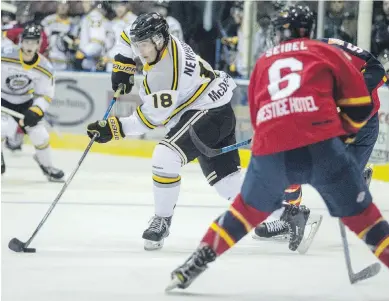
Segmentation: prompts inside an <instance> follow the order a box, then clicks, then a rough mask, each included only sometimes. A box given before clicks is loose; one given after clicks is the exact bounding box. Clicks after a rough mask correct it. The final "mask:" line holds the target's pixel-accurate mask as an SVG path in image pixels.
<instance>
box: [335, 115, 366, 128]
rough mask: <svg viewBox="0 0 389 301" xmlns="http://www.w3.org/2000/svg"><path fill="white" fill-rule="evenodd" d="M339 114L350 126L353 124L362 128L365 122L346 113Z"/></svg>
mask: <svg viewBox="0 0 389 301" xmlns="http://www.w3.org/2000/svg"><path fill="white" fill-rule="evenodd" d="M340 116H342V118H343V119H344V120H346V121H347V122H348V123H349V124H350V125H351V126H353V127H354V128H356V129H360V128H362V127H363V126H364V125H365V124H366V123H367V121H362V122H357V121H354V120H352V119H351V118H350V117H348V116H347V114H346V113H342V114H340Z"/></svg>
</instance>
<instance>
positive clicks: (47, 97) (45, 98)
mask: <svg viewBox="0 0 389 301" xmlns="http://www.w3.org/2000/svg"><path fill="white" fill-rule="evenodd" d="M32 92H34V90H32ZM27 93H28V92H27ZM35 96H36V97H42V98H43V99H44V100H46V101H47V102H48V103H51V102H52V100H53V99H52V98H51V97H49V96H47V95H41V94H35Z"/></svg>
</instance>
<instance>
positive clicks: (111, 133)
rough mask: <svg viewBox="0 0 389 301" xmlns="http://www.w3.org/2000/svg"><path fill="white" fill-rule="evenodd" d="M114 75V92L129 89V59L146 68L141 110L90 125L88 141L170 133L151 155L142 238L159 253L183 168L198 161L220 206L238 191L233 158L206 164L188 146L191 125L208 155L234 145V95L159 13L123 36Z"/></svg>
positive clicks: (235, 155)
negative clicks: (149, 206) (148, 209)
mask: <svg viewBox="0 0 389 301" xmlns="http://www.w3.org/2000/svg"><path fill="white" fill-rule="evenodd" d="M117 47H118V48H117V51H118V54H117V55H116V56H115V61H114V67H113V72H112V88H113V89H114V90H116V89H117V88H118V85H119V84H124V86H125V88H124V93H129V92H130V91H131V89H132V86H133V77H134V75H133V74H134V73H135V62H134V58H135V57H136V56H139V57H140V59H141V60H142V61H143V63H144V75H145V78H144V81H143V85H142V86H141V88H140V97H141V99H142V101H143V104H142V105H140V106H138V107H137V109H136V112H134V113H133V114H132V115H131V116H129V117H124V118H118V117H110V118H109V119H108V121H107V122H104V121H96V122H94V123H92V124H89V125H88V135H89V136H90V137H92V136H93V135H94V133H98V134H99V137H98V138H97V139H96V142H98V143H106V142H109V141H111V140H112V139H114V140H118V139H121V138H124V137H127V136H131V135H140V134H144V133H146V132H148V131H150V130H152V129H155V128H156V127H159V126H165V127H167V128H168V129H169V132H168V133H167V135H166V136H165V138H164V139H162V140H161V141H160V142H159V144H158V145H157V146H156V147H155V149H154V153H153V157H152V180H153V192H154V203H155V215H154V217H153V218H152V219H151V222H150V225H149V227H148V228H147V229H146V230H145V231H144V233H143V236H142V237H143V239H145V249H146V250H154V249H159V248H162V246H163V243H164V238H166V237H167V236H168V235H169V228H170V224H171V220H172V216H173V211H174V207H175V205H176V203H177V200H178V195H179V191H180V184H181V176H180V170H181V167H182V166H184V165H185V164H187V163H189V162H190V161H192V160H194V159H195V158H198V160H199V162H200V166H201V169H202V171H203V173H204V176H205V178H206V179H207V181H208V183H209V184H210V185H212V186H213V187H215V189H216V191H217V192H218V193H219V194H220V195H221V196H222V197H223V198H225V199H230V198H233V197H235V195H236V194H237V192H238V191H239V189H240V187H241V183H242V178H241V174H240V158H239V154H238V152H237V151H232V152H229V153H227V154H224V155H221V156H218V157H214V158H207V157H205V156H202V155H201V153H200V152H199V151H198V150H197V149H196V147H195V146H194V144H193V143H192V140H191V139H190V136H189V133H188V129H189V126H190V125H192V126H193V127H194V129H195V130H196V132H197V133H198V135H199V136H200V137H201V139H202V140H203V141H206V143H207V144H208V145H210V146H212V147H223V146H226V145H229V144H233V143H235V142H236V139H235V123H236V121H235V115H234V112H233V110H232V107H231V103H230V101H231V97H232V95H233V90H234V89H235V87H236V84H235V82H234V81H233V79H232V78H231V77H230V76H229V75H227V74H226V73H224V72H219V71H215V70H213V69H212V67H211V66H210V65H209V64H208V63H207V62H206V61H204V60H202V59H201V58H200V57H199V56H197V55H196V54H195V53H194V52H193V50H192V49H191V47H190V46H188V45H187V44H185V43H183V42H182V41H180V40H178V39H177V38H176V37H174V36H172V35H171V34H169V28H168V24H167V22H166V20H165V19H164V18H163V17H162V16H161V15H159V14H158V13H148V14H143V15H140V16H139V17H138V18H137V19H136V21H135V22H134V23H133V24H132V26H131V27H130V28H127V29H126V30H124V31H123V32H122V34H121V39H120V41H119V45H118V46H117Z"/></svg>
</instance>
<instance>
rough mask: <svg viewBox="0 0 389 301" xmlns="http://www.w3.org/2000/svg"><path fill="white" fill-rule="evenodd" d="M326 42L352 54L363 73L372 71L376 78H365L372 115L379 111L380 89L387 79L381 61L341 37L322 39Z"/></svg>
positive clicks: (354, 62) (355, 63) (355, 64)
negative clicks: (372, 106)
mask: <svg viewBox="0 0 389 301" xmlns="http://www.w3.org/2000/svg"><path fill="white" fill-rule="evenodd" d="M320 40H321V41H322V42H324V43H328V44H330V45H335V46H337V47H339V48H340V49H342V50H344V51H346V52H347V53H348V54H350V55H351V59H352V63H353V65H354V66H355V67H356V68H358V70H360V71H361V72H362V73H365V72H368V73H371V76H373V77H375V78H370V76H369V78H365V83H366V86H367V88H368V90H369V92H370V94H371V98H372V100H373V104H374V108H373V111H372V112H371V116H373V115H374V114H375V113H377V112H378V110H379V109H380V105H381V104H380V99H379V97H378V89H379V88H380V87H381V86H382V85H383V84H384V83H385V82H386V81H387V77H386V74H385V68H384V66H383V65H382V64H381V63H380V61H379V60H378V59H377V58H376V57H375V56H374V55H372V54H371V53H370V52H369V51H367V50H364V49H362V48H360V47H358V46H355V45H353V44H351V43H348V42H345V41H342V40H339V39H332V38H330V39H320Z"/></svg>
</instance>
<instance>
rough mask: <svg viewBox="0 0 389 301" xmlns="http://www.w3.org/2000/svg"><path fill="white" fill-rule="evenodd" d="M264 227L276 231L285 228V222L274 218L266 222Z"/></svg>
mask: <svg viewBox="0 0 389 301" xmlns="http://www.w3.org/2000/svg"><path fill="white" fill-rule="evenodd" d="M266 227H267V229H268V231H269V232H278V231H282V230H284V229H285V222H284V221H281V220H275V221H271V222H268V223H266Z"/></svg>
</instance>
